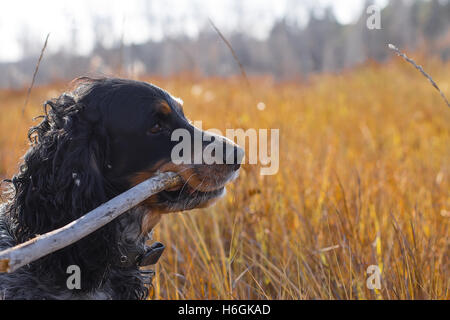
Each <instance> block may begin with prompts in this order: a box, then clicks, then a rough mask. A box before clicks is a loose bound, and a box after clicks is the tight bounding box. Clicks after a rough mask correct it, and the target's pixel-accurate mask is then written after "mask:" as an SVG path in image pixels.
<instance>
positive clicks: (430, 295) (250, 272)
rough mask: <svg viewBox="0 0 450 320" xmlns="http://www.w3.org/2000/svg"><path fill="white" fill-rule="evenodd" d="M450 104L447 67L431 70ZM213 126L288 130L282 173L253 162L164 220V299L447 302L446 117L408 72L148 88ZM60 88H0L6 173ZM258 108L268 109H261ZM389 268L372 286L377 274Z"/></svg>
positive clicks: (449, 130) (159, 235)
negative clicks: (206, 202) (215, 197)
mask: <svg viewBox="0 0 450 320" xmlns="http://www.w3.org/2000/svg"><path fill="white" fill-rule="evenodd" d="M418 62H419V63H421V64H423V65H425V67H426V68H425V69H426V70H428V71H429V72H430V73H431V75H433V78H434V80H435V81H436V82H437V83H438V84H439V85H440V87H441V89H443V91H444V92H445V94H446V95H447V96H450V64H448V63H447V64H442V63H441V62H439V61H435V60H427V61H425V60H422V61H418ZM146 80H149V81H152V82H154V83H155V84H157V85H159V86H161V87H163V88H165V89H167V90H168V91H170V92H171V93H173V94H174V95H176V96H179V97H181V98H182V99H183V100H184V106H185V112H186V114H187V116H188V117H190V118H191V119H192V120H202V121H203V127H204V128H205V129H207V128H211V127H214V128H218V129H221V130H224V129H226V128H243V129H248V128H255V129H264V128H268V129H270V128H274V129H277V128H278V129H280V170H279V172H278V174H276V175H274V176H261V175H260V174H259V166H258V165H245V166H244V168H243V170H242V172H241V176H240V178H239V179H238V180H237V181H236V182H235V183H233V184H232V185H231V186H230V187H229V188H228V194H227V196H226V197H225V198H224V199H222V200H221V201H220V202H219V203H218V204H217V205H216V206H214V207H212V208H208V209H202V210H195V211H193V212H190V213H184V214H181V213H177V214H171V215H169V216H166V217H165V218H164V219H163V220H162V222H161V224H160V225H159V226H158V227H157V228H156V230H155V231H156V232H155V240H159V241H161V242H163V243H164V244H166V246H167V249H166V251H165V253H164V255H163V257H162V259H161V260H160V262H159V263H158V265H157V268H156V269H157V277H156V278H155V279H154V289H153V291H152V297H153V298H157V299H216V298H221V299H448V298H449V297H450V291H449V289H450V288H449V286H450V277H449V257H450V254H449V253H450V250H449V247H450V242H449V234H448V228H449V222H450V192H449V190H450V109H449V108H448V107H446V105H445V103H444V102H443V101H442V100H441V97H440V96H439V94H438V93H437V92H436V91H435V90H434V89H433V87H432V86H431V85H430V84H429V83H428V82H427V80H426V79H424V78H423V77H422V76H421V75H420V74H419V73H418V72H417V71H416V70H414V69H413V68H412V67H411V66H410V65H408V64H406V63H404V62H403V61H400V60H399V59H396V62H390V63H388V64H386V65H377V64H372V63H369V64H367V65H365V66H361V67H359V68H356V69H353V70H348V71H345V72H343V73H340V74H334V75H333V74H325V75H317V76H315V77H313V78H311V79H310V80H309V81H307V82H306V81H305V82H302V83H299V82H287V83H276V82H274V81H273V80H271V79H270V78H253V79H250V82H251V85H252V90H251V92H250V91H249V90H248V89H247V87H246V85H245V82H243V81H240V80H239V79H238V78H231V79H219V78H208V79H205V78H200V77H198V78H197V77H194V76H179V77H174V78H169V79H163V78H152V79H146ZM64 89H65V87H64V85H62V84H55V85H52V86H46V87H37V88H34V89H33V92H32V95H31V99H30V102H29V105H28V107H27V109H26V111H25V114H24V115H22V111H21V110H22V107H23V104H24V100H25V96H26V89H24V90H19V91H5V90H4V91H0V112H1V116H0V177H1V178H6V177H10V176H11V175H12V174H13V173H14V172H15V171H16V170H17V163H18V161H19V158H20V156H22V155H23V153H24V152H25V150H26V140H25V138H26V131H27V129H28V128H29V126H30V125H31V124H32V123H33V122H32V121H31V118H32V117H34V116H37V115H38V114H40V113H41V107H40V106H41V105H42V102H43V101H44V100H46V99H48V98H50V97H54V96H56V95H57V94H58V93H59V92H61V91H62V90H64ZM258 102H264V103H265V105H266V108H265V109H264V110H259V109H258V108H257V107H256V106H257V103H258ZM370 265H376V266H378V267H379V268H380V269H381V271H382V278H381V288H380V289H379V290H371V289H368V288H367V286H366V280H367V278H368V276H369V275H368V274H367V272H366V271H367V268H368V267H369V266H370Z"/></svg>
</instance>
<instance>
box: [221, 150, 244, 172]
mask: <svg viewBox="0 0 450 320" xmlns="http://www.w3.org/2000/svg"><path fill="white" fill-rule="evenodd" d="M244 155H245V152H244V149H242V148H241V147H239V146H237V145H235V146H233V149H232V151H231V152H230V151H228V154H227V152H225V157H224V161H225V163H226V164H227V165H230V166H231V167H232V169H233V170H234V171H237V170H239V168H240V167H241V163H242V159H243V158H244Z"/></svg>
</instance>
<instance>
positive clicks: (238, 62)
mask: <svg viewBox="0 0 450 320" xmlns="http://www.w3.org/2000/svg"><path fill="white" fill-rule="evenodd" d="M209 23H210V24H211V26H212V27H213V28H214V30H215V31H216V32H217V34H218V35H219V37H220V38H221V39H222V40H223V42H225V44H226V46H227V47H228V49H230V51H231V54H232V55H233V58H234V60H235V61H236V63H237V64H238V65H239V69H240V70H241V74H242V77H243V78H244V79H245V81H246V82H247V86H248V88H249V89H250V91H251V86H250V81H249V80H248V77H247V73H246V72H245V69H244V66H243V65H242V63H241V61H239V58H238V57H237V54H236V52H235V51H234V49H233V47H232V46H231V43H230V42H229V41H228V40H227V39H226V38H225V36H224V35H223V34H222V32H220V30H219V28H217V27H216V25H215V24H214V22H213V21H212V20H211V18H209Z"/></svg>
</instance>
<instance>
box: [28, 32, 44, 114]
mask: <svg viewBox="0 0 450 320" xmlns="http://www.w3.org/2000/svg"><path fill="white" fill-rule="evenodd" d="M48 37H50V33H49V34H47V37H46V38H45V42H44V46H43V47H42V50H41V55H40V56H39V60H38V61H37V64H36V68H35V69H34V73H33V79H32V80H31V85H30V87H29V88H28V91H27V97H26V98H25V103H24V104H23V108H22V115H23V114H24V113H25V108H26V107H27V104H28V100H29V98H30V94H31V89H32V88H33V86H34V81H35V80H36V75H37V73H38V71H39V66H40V64H41V61H42V58H43V57H44V52H45V49H46V48H47V43H48Z"/></svg>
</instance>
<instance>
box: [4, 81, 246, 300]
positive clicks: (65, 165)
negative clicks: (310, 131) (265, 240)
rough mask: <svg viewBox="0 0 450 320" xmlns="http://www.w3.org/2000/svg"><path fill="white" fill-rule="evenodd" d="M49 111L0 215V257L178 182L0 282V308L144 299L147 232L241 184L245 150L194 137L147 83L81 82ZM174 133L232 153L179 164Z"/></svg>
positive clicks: (32, 135)
mask: <svg viewBox="0 0 450 320" xmlns="http://www.w3.org/2000/svg"><path fill="white" fill-rule="evenodd" d="M45 107H46V108H45V114H44V115H43V116H42V121H41V123H40V124H39V125H37V126H36V127H33V128H31V129H30V132H29V139H30V141H31V147H30V149H29V150H28V152H27V153H26V154H25V156H24V163H23V164H22V165H21V166H20V170H19V173H18V174H17V175H15V176H14V177H13V179H12V180H11V182H12V186H13V188H12V190H11V199H10V201H9V202H8V203H7V204H6V205H3V207H1V208H0V250H3V249H6V248H8V247H11V246H14V245H17V244H19V243H21V242H24V241H26V240H28V239H30V238H33V237H35V236H36V235H37V234H43V233H46V232H48V231H51V230H54V229H56V228H59V227H61V226H63V225H65V224H67V223H69V222H71V221H73V220H75V219H77V218H79V217H80V216H82V215H83V214H84V213H86V212H88V211H90V210H92V209H94V208H95V207H97V206H99V205H100V204H102V203H104V202H106V201H107V200H109V199H111V198H113V197H114V196H116V195H118V194H120V193H122V192H124V191H125V190H127V189H129V188H130V187H132V186H134V185H136V184H138V183H140V182H142V181H144V180H145V179H147V178H149V177H151V176H153V175H154V174H155V173H157V172H165V171H172V172H176V173H177V174H178V175H179V176H181V178H182V179H183V183H182V184H181V185H180V186H178V187H176V188H172V189H171V190H165V191H163V192H161V193H159V194H157V195H155V196H152V197H151V198H149V199H148V200H147V201H145V202H144V203H142V204H141V205H140V206H138V207H136V208H134V209H132V210H130V211H129V212H127V213H125V214H124V215H122V216H121V217H119V218H118V219H116V220H115V221H113V222H112V223H110V224H108V225H106V226H105V227H103V228H101V229H100V230H98V231H96V232H95V233H93V234H91V235H90V236H88V237H86V238H84V239H82V240H80V241H78V242H77V243H75V244H73V245H71V246H69V247H67V248H65V249H62V250H59V251H57V252H55V253H53V254H50V255H48V256H46V257H44V258H41V259H39V260H37V261H35V262H33V263H31V264H30V265H27V266H25V267H22V268H21V269H19V270H17V271H16V272H14V273H12V274H0V299H90V298H92V299H142V298H145V297H146V296H147V294H148V292H147V291H148V290H147V287H146V286H145V282H146V276H145V274H143V273H142V272H141V271H140V269H139V267H140V266H142V265H143V264H144V265H145V264H146V263H149V261H148V260H149V259H147V258H148V252H149V247H147V246H146V244H145V242H146V241H147V240H148V234H149V232H150V231H151V230H152V229H153V227H154V226H155V224H156V223H157V222H158V221H159V219H160V217H161V215H162V214H164V213H168V212H173V211H182V210H190V209H193V208H199V207H206V206H208V205H210V204H212V203H213V202H214V201H215V200H217V199H218V198H220V197H221V196H223V194H224V192H225V185H226V184H227V183H228V182H230V181H231V180H233V179H234V178H236V177H237V175H238V172H239V167H240V161H241V160H242V157H243V151H242V149H241V148H239V147H238V146H236V145H234V144H233V142H231V141H229V140H226V139H225V138H223V137H220V136H212V135H210V134H208V133H206V132H203V131H199V129H197V128H196V127H194V126H192V125H191V123H190V122H189V121H188V120H187V119H186V117H185V115H184V113H183V109H182V105H181V103H180V101H179V100H178V99H175V98H173V97H172V96H171V95H170V94H169V93H167V92H166V91H164V90H162V89H160V88H158V87H156V86H154V85H151V84H148V83H144V82H138V81H131V80H124V79H90V78H82V79H78V81H76V88H75V89H74V90H73V91H72V92H69V93H64V94H62V95H61V96H60V97H59V98H57V99H53V100H50V101H48V102H47V103H46V104H45ZM176 129H184V130H186V131H187V132H189V133H191V134H192V137H194V136H195V134H197V136H198V134H200V135H201V136H203V137H206V138H207V139H202V141H206V142H202V149H204V148H206V147H208V145H210V144H214V143H219V142H220V143H221V145H222V146H223V147H224V149H225V148H228V149H226V150H230V147H231V150H232V152H231V153H230V152H226V151H224V152H223V154H224V155H226V157H225V158H226V159H224V161H223V162H222V163H214V164H205V163H198V164H192V163H182V164H175V163H174V161H173V159H172V150H173V148H174V146H175V145H176V144H177V141H172V140H173V139H171V135H172V132H173V131H174V130H176ZM230 157H231V158H230ZM230 160H231V161H230ZM150 260H151V259H150ZM70 265H76V266H78V267H79V268H80V270H81V288H80V289H73V290H71V289H69V288H67V285H66V280H67V277H68V274H67V268H68V266H70Z"/></svg>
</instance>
